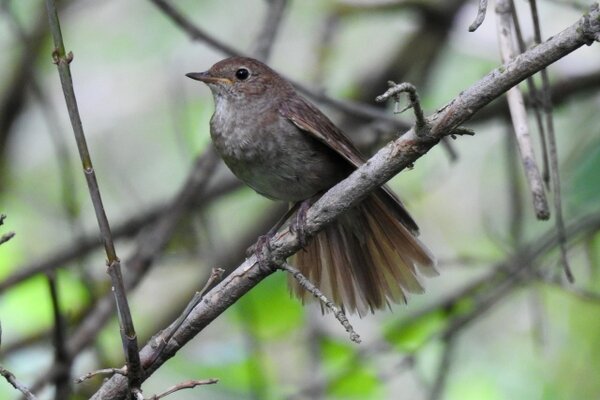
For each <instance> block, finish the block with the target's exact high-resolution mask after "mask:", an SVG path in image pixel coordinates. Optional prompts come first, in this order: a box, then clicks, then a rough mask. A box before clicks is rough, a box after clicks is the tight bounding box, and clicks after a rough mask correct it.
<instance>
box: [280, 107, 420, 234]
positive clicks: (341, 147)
mask: <svg viewBox="0 0 600 400" xmlns="http://www.w3.org/2000/svg"><path fill="white" fill-rule="evenodd" d="M307 109H308V110H309V111H308V112H307V111H306V110H307ZM279 112H280V113H281V115H283V116H284V117H285V118H287V119H289V120H290V121H292V122H293V123H294V125H296V126H297V127H298V128H299V129H300V130H302V131H303V132H306V133H308V134H310V135H311V136H312V137H314V138H315V139H317V140H319V141H320V142H322V143H324V144H326V145H327V146H328V147H329V148H330V149H332V150H333V151H335V152H336V153H337V154H339V155H340V156H342V157H343V158H344V159H345V160H346V161H348V163H349V164H351V165H352V166H353V167H354V169H356V168H358V167H359V166H361V165H363V164H364V163H365V158H364V157H363V155H362V154H361V153H360V151H359V150H358V149H357V148H356V146H354V144H353V143H352V142H351V141H350V139H348V138H347V137H346V135H344V133H343V132H342V131H341V130H339V129H338V127H337V126H335V125H334V123H333V122H331V121H330V120H329V118H327V117H326V116H325V114H323V113H322V112H321V111H319V109H318V108H317V107H315V106H314V105H312V104H311V103H309V102H308V101H307V100H306V99H304V98H302V97H300V96H297V95H296V96H290V97H289V98H288V100H287V101H285V102H281V104H280V106H279ZM376 194H377V195H378V197H380V198H381V200H383V201H384V203H386V204H387V205H388V206H389V207H390V209H391V210H393V211H394V212H395V213H396V214H397V215H398V219H399V220H400V221H401V222H402V223H403V224H404V225H405V226H406V227H407V228H408V229H410V231H411V232H412V233H413V234H415V235H416V234H418V232H419V227H418V226H417V224H416V222H415V221H414V220H413V219H412V217H411V216H410V214H409V213H408V211H406V209H405V208H404V205H403V204H402V202H401V201H400V199H398V197H397V196H396V195H395V194H394V193H393V192H392V191H391V189H390V188H388V187H387V186H385V185H384V186H382V187H381V189H380V190H378V191H376Z"/></svg>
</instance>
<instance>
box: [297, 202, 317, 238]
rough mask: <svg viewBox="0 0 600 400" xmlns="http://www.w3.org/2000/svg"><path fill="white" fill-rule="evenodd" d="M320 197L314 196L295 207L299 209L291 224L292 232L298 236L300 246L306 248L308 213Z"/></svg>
mask: <svg viewBox="0 0 600 400" xmlns="http://www.w3.org/2000/svg"><path fill="white" fill-rule="evenodd" d="M317 197H318V196H313V197H311V198H308V199H306V200H302V201H301V202H298V203H296V204H295V205H294V207H295V208H297V209H298V211H297V212H296V216H295V218H294V220H293V221H292V223H291V224H290V232H292V233H295V234H296V235H297V236H298V240H299V241H300V245H301V246H302V247H304V246H306V244H307V240H306V232H305V228H306V213H307V211H308V209H309V208H310V206H311V205H312V204H313V203H314V200H316V199H317Z"/></svg>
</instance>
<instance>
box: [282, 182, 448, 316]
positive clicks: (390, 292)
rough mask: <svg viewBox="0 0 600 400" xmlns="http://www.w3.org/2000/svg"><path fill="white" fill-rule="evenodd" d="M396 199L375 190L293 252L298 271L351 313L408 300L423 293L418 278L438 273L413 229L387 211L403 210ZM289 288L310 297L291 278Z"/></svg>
mask: <svg viewBox="0 0 600 400" xmlns="http://www.w3.org/2000/svg"><path fill="white" fill-rule="evenodd" d="M394 200H395V198H390V197H389V194H388V192H386V191H384V190H383V189H382V190H379V191H377V192H376V193H374V194H372V195H371V196H369V197H367V198H366V199H365V200H364V201H363V202H362V203H361V204H360V205H358V206H357V207H356V208H354V209H352V210H349V211H348V212H347V213H345V214H344V215H342V216H340V217H339V218H338V220H337V221H336V222H334V223H333V224H330V225H329V226H327V227H326V228H325V229H324V230H323V231H321V232H319V233H318V234H317V235H316V236H315V237H314V238H313V239H312V240H311V241H310V242H309V243H308V245H307V246H306V247H305V249H304V250H302V251H300V252H299V253H297V254H296V265H297V267H298V269H299V270H300V272H302V273H303V274H304V275H305V276H306V277H307V278H308V279H310V280H311V281H312V282H313V283H315V284H316V285H317V286H318V287H319V288H320V289H321V290H322V291H323V292H324V293H325V295H326V296H328V297H329V298H331V299H332V300H333V301H334V302H335V303H337V304H341V305H342V306H343V307H344V308H345V309H346V310H348V311H350V312H357V313H358V314H359V315H364V314H366V313H367V312H368V311H371V312H373V311H374V310H375V309H379V308H383V307H385V306H386V305H388V304H389V303H390V302H394V303H398V302H406V300H407V294H408V293H422V292H423V286H422V285H421V282H420V281H419V275H424V276H434V275H437V274H438V272H437V271H436V269H435V261H434V258H433V256H432V255H431V253H430V252H429V250H428V249H427V248H426V247H425V245H423V244H422V243H421V242H420V241H419V240H418V239H417V238H416V236H415V234H414V232H416V230H415V229H414V227H413V226H407V225H405V223H403V222H401V219H399V218H398V211H397V210H395V209H391V208H392V206H393V207H402V206H401V205H400V204H399V203H396V202H394ZM404 213H405V214H406V215H408V214H407V213H406V212H405V211H404ZM290 286H291V289H292V291H293V292H294V294H296V295H297V296H298V297H300V298H301V299H302V300H303V301H305V300H307V299H309V298H310V294H309V293H307V292H306V291H305V290H303V289H302V288H301V287H300V286H299V285H298V284H297V282H296V281H295V280H294V279H293V278H291V279H290Z"/></svg>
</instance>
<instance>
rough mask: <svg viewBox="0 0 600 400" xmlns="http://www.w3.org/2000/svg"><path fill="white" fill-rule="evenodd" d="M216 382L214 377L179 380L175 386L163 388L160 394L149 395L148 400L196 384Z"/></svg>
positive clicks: (157, 398)
mask: <svg viewBox="0 0 600 400" xmlns="http://www.w3.org/2000/svg"><path fill="white" fill-rule="evenodd" d="M218 382H219V380H218V379H216V378H210V379H203V380H193V381H185V382H181V383H178V384H177V385H175V386H172V387H170V388H169V389H167V390H165V391H164V392H162V393H160V394H155V395H154V396H151V397H149V398H148V400H160V399H162V398H163V397H167V396H168V395H170V394H172V393H175V392H177V391H179V390H183V389H193V388H195V387H196V386H204V385H213V384H215V383H218Z"/></svg>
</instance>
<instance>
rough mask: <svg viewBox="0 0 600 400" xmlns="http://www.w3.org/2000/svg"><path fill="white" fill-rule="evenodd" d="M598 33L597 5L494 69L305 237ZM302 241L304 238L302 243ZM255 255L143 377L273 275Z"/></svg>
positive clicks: (338, 197)
mask: <svg viewBox="0 0 600 400" xmlns="http://www.w3.org/2000/svg"><path fill="white" fill-rule="evenodd" d="M598 32H600V11H599V10H598V6H597V4H596V5H595V6H594V7H592V9H591V10H590V12H589V13H588V14H586V15H585V16H584V17H582V18H581V19H579V20H578V21H577V22H576V23H575V24H573V25H571V26H570V27H568V28H567V29H565V30H564V31H563V32H560V33H558V34H556V35H555V36H553V37H552V38H551V39H549V40H547V41H546V42H544V43H542V44H540V45H538V46H536V47H534V48H531V49H529V50H528V51H527V52H525V53H523V54H521V55H519V56H518V57H516V58H515V59H514V60H512V61H511V62H509V63H508V64H506V65H504V66H502V67H499V68H496V69H495V70H493V71H492V72H491V73H489V74H488V75H487V76H485V77H484V78H483V79H481V80H480V81H479V82H477V83H476V84H475V85H473V86H472V87H470V88H468V89H466V90H465V91H463V92H462V93H461V94H460V95H458V96H457V97H456V98H455V99H454V100H452V101H451V102H450V103H449V104H447V105H445V106H444V107H442V108H441V109H440V110H439V111H438V112H437V113H435V114H434V115H432V116H430V117H429V118H427V121H428V125H429V127H430V130H429V132H428V133H427V134H426V135H423V136H417V135H416V133H415V131H414V129H411V130H409V131H408V132H406V133H405V134H403V135H402V136H400V138H398V139H397V140H395V141H394V142H392V143H390V144H388V145H387V146H385V147H384V148H382V149H381V150H380V151H379V152H377V154H375V156H373V157H372V158H371V159H369V160H368V161H367V162H366V163H365V164H364V165H362V166H361V167H359V168H358V169H357V170H356V171H354V172H353V173H352V174H351V175H350V176H349V177H348V178H346V179H345V180H343V181H342V182H340V183H339V184H337V185H336V186H334V187H333V188H332V189H330V190H329V191H328V192H327V193H325V194H324V195H323V196H322V197H321V198H320V199H319V200H318V201H317V202H315V203H314V204H313V206H312V207H311V208H310V209H309V210H308V211H307V214H306V225H305V228H304V232H305V233H306V234H307V236H309V237H310V236H311V235H314V234H315V233H316V232H318V231H319V230H320V229H322V228H323V227H325V225H326V224H328V223H330V222H332V221H333V220H334V219H336V218H337V217H338V216H339V215H340V214H341V213H343V212H345V211H347V210H348V209H350V208H352V207H353V206H355V205H356V204H358V203H359V202H360V201H361V200H362V199H363V198H364V197H365V196H366V195H367V194H368V193H369V192H370V191H372V190H374V189H376V188H378V187H380V186H381V185H382V184H383V183H385V182H386V181H387V180H389V179H390V178H391V177H392V176H394V175H395V174H397V173H398V172H399V171H401V170H402V169H404V168H406V167H407V166H409V165H411V164H413V163H414V162H415V161H416V160H417V159H418V158H420V157H421V156H423V155H424V154H425V153H427V152H428V151H429V150H430V149H431V148H432V147H433V146H435V145H436V144H437V143H438V142H439V141H440V140H441V138H442V137H444V136H446V135H448V134H450V133H451V132H452V131H454V130H455V129H456V128H457V127H459V126H460V125H461V124H463V123H464V122H466V121H467V120H469V119H470V118H471V117H472V116H473V114H475V113H476V112H477V111H478V110H480V109H481V108H482V107H484V106H485V105H486V104H488V103H489V102H490V101H492V100H493V99H494V98H496V97H498V96H500V95H502V94H503V93H504V92H506V91H507V90H508V89H510V88H511V87H513V86H514V85H516V84H518V83H519V82H521V81H523V80H524V79H526V78H527V77H528V76H530V75H532V74H534V73H536V72H537V71H539V70H540V69H542V68H544V67H546V66H547V65H549V64H551V63H553V62H555V61H556V60H558V59H560V58H562V57H564V56H566V55H567V54H569V53H571V52H572V51H574V50H576V49H577V48H579V47H581V46H583V45H584V44H591V43H592V42H593V40H594V38H595V36H596V35H597V33H598ZM302 239H306V238H302ZM300 246H301V240H300V238H298V237H297V234H296V233H292V232H289V231H288V230H287V229H284V231H281V232H278V233H277V234H276V235H275V236H274V237H273V239H272V240H271V241H270V248H271V249H272V252H271V256H272V261H273V262H276V261H277V260H279V262H281V261H282V260H284V259H285V258H287V257H289V256H291V255H292V254H293V253H294V252H296V251H298V250H299V249H300ZM256 263H257V260H256V256H254V255H253V256H251V257H250V258H248V259H247V260H246V261H245V262H244V263H243V264H242V265H240V266H239V267H238V268H237V269H236V270H235V271H233V272H232V273H231V274H230V275H229V276H228V277H226V278H225V279H224V280H223V281H222V282H220V283H219V284H218V285H217V286H215V287H214V288H213V289H212V290H211V291H209V292H208V293H206V295H205V297H204V300H203V301H202V302H201V303H200V304H199V305H198V306H197V307H196V308H195V309H194V310H193V311H192V313H191V314H190V316H189V317H188V319H187V320H186V321H185V322H184V324H183V325H182V326H181V328H180V329H179V330H178V331H177V333H176V334H175V335H174V337H173V339H172V340H171V341H170V342H169V343H168V344H167V346H166V347H165V349H164V351H163V353H162V355H161V357H159V358H157V359H156V360H154V362H153V363H151V364H146V362H147V361H148V360H150V357H151V356H152V354H153V349H152V346H150V345H146V346H144V348H143V349H142V351H141V354H140V356H141V359H142V362H144V372H145V374H146V375H145V377H148V376H150V375H151V374H152V373H153V372H154V371H155V370H157V369H158V368H159V367H160V366H161V365H162V364H163V363H164V362H166V361H167V360H168V359H169V358H171V357H173V356H174V355H175V353H176V352H177V351H178V350H179V349H180V348H181V347H182V346H183V345H185V343H187V342H188V341H190V340H191V339H192V338H193V337H194V336H195V335H196V334H197V333H198V332H200V331H202V330H203V329H204V328H205V327H206V326H207V325H208V324H210V323H211V322H212V321H213V320H214V319H215V318H217V317H218V316H219V315H220V314H221V313H223V312H224V311H225V310H226V309H227V308H228V307H229V306H231V305H232V304H233V303H234V302H235V301H236V300H237V299H239V298H240V297H241V296H243V295H244V294H245V293H246V292H248V291H249V290H250V289H252V288H253V287H254V286H256V285H257V284H258V283H259V282H260V281H261V280H262V279H264V278H265V277H267V276H268V275H270V274H271V273H273V272H274V270H268V269H266V268H258V267H257V266H256ZM126 388H127V384H126V380H124V379H123V378H122V377H119V376H114V377H112V378H111V379H110V380H109V381H108V382H107V383H106V384H104V385H103V386H102V387H101V388H100V389H99V390H98V392H96V394H95V395H94V396H93V397H92V399H96V400H99V399H102V398H110V399H115V400H116V399H123V396H124V395H125V393H126Z"/></svg>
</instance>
